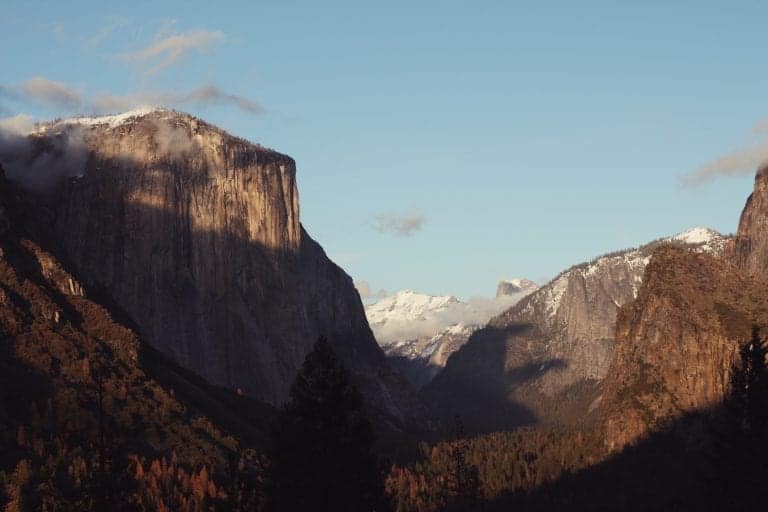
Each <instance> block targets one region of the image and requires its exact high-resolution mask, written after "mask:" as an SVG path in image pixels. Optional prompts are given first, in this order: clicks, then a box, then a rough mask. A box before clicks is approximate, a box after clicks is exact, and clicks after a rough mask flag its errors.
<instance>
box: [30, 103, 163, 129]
mask: <svg viewBox="0 0 768 512" xmlns="http://www.w3.org/2000/svg"><path fill="white" fill-rule="evenodd" d="M158 110H165V109H162V108H160V107H150V106H145V107H139V108H135V109H133V110H129V111H127V112H123V113H121V114H114V115H107V116H95V117H89V116H83V117H70V118H67V119H61V120H58V121H55V122H53V123H51V125H53V126H56V125H73V124H74V125H81V126H102V125H108V126H109V127H110V128H115V127H117V126H120V125H121V124H124V123H126V122H127V121H130V120H132V119H134V118H139V117H144V116H146V115H147V114H151V113H152V112H156V111H158ZM44 126H45V125H44Z"/></svg>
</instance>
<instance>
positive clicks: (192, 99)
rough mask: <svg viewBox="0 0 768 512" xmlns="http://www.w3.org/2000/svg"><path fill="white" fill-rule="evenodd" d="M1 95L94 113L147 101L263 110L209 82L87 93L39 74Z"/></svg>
mask: <svg viewBox="0 0 768 512" xmlns="http://www.w3.org/2000/svg"><path fill="white" fill-rule="evenodd" d="M0 95H2V96H5V97H9V98H12V99H14V100H18V101H22V102H24V103H29V104H34V105H43V106H46V107H53V108H54V109H58V110H63V111H67V112H71V111H75V110H80V111H86V112H89V113H96V114H101V113H112V112H122V111H125V110H130V109H132V108H136V107H139V106H147V105H150V106H156V107H173V108H188V107H204V106H232V107H235V108H238V109H240V110H242V111H244V112H247V113H249V114H262V113H264V111H265V110H264V107H262V106H261V105H260V104H259V103H258V102H256V101H254V100H252V99H250V98H246V97H245V96H240V95H237V94H232V93H229V92H227V91H223V90H222V89H220V88H219V87H217V86H215V85H210V84H209V85H204V86H202V87H198V88H196V89H192V90H191V91H187V92H175V91H170V92H153V91H142V92H137V93H131V94H114V93H111V92H103V93H99V94H96V95H94V96H92V97H90V96H87V95H85V94H83V93H82V92H80V91H79V90H77V89H74V88H72V87H69V86H67V85H66V84H64V83H62V82H56V81H54V80H49V79H47V78H44V77H39V76H38V77H35V78H32V79H30V80H27V81H26V82H22V83H21V84H17V85H10V86H0Z"/></svg>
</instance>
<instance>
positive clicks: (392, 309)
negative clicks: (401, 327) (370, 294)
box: [366, 290, 460, 325]
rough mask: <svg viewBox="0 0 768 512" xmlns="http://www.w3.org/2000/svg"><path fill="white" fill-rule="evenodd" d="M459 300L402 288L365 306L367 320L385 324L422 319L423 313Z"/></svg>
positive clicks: (440, 308) (441, 308)
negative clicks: (393, 321)
mask: <svg viewBox="0 0 768 512" xmlns="http://www.w3.org/2000/svg"><path fill="white" fill-rule="evenodd" d="M459 302H460V301H459V299H457V298H456V297H454V296H453V295H428V294H426V293H418V292H415V291H413V290H402V291H399V292H397V293H395V294H394V295H390V296H389V297H385V298H383V299H381V300H379V301H378V302H376V303H374V304H371V305H369V306H368V307H366V314H367V315H368V321H369V322H370V323H371V325H373V324H385V323H387V322H388V321H391V320H395V321H414V320H423V319H424V318H425V315H428V314H430V313H435V312H437V311H442V310H444V309H445V308H446V307H448V306H449V305H450V304H458V303H459Z"/></svg>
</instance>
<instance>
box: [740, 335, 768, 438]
mask: <svg viewBox="0 0 768 512" xmlns="http://www.w3.org/2000/svg"><path fill="white" fill-rule="evenodd" d="M740 355H741V361H740V362H741V364H740V365H739V366H738V367H737V368H735V369H734V372H733V374H732V376H731V392H732V397H733V405H734V407H735V409H736V413H737V415H738V417H739V419H740V427H741V431H742V433H743V435H744V436H745V437H746V438H747V439H749V440H751V441H752V442H755V441H757V440H758V439H762V440H765V438H766V427H768V366H766V361H765V357H766V348H765V346H764V344H763V341H762V340H761V339H760V331H759V329H758V327H757V326H753V327H752V337H751V339H750V340H749V342H747V343H745V344H744V345H742V346H741V350H740Z"/></svg>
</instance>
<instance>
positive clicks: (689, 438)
mask: <svg viewBox="0 0 768 512" xmlns="http://www.w3.org/2000/svg"><path fill="white" fill-rule="evenodd" d="M732 410H733V409H732V404H731V403H723V404H722V405H720V406H718V407H714V408H712V409H708V410H706V411H698V412H693V413H689V414H685V415H684V416H682V417H680V418H678V419H676V420H674V421H672V422H670V424H668V425H667V427H666V428H664V429H663V430H659V431H656V432H653V433H651V434H650V435H648V436H647V437H645V438H643V439H642V440H640V441H638V442H637V443H635V444H634V445H632V446H629V447H626V448H625V449H624V450H623V451H621V452H620V453H616V454H614V455H612V456H610V457H608V458H607V459H605V460H603V461H602V462H600V463H598V464H595V465H591V466H589V465H588V466H587V467H583V468H582V469H580V470H576V471H574V472H572V473H568V472H566V473H565V474H562V475H560V476H559V477H558V478H556V479H554V480H553V481H549V482H548V483H544V484H542V485H540V486H539V487H535V488H532V489H528V490H517V491H515V492H512V493H508V494H506V495H502V496H500V497H499V498H498V499H496V500H494V501H492V502H490V503H486V504H485V508H483V510H487V511H496V510H498V511H503V510H526V511H550V510H568V511H593V510H605V511H616V510H629V511H648V510H654V511H655V510H665V511H666V510H686V511H687V510H712V511H721V510H758V509H763V507H764V505H765V503H766V501H767V500H768V487H767V486H765V483H764V482H765V479H766V478H767V477H768V463H766V457H768V447H767V446H766V440H765V435H763V437H762V438H760V439H759V440H756V439H754V438H747V437H744V436H743V435H742V434H741V430H740V426H741V423H740V422H739V423H738V424H737V423H736V422H735V421H734V420H733V419H730V418H732V416H729V414H730V413H732ZM603 441H604V440H603V439H602V437H601V436H600V435H599V434H597V435H595V437H594V442H595V443H596V444H598V446H594V447H592V449H589V447H587V448H586V449H583V456H585V457H586V456H588V454H589V453H590V452H592V453H596V452H599V451H600V450H601V448H602V447H601V446H599V444H600V443H603ZM564 442H565V443H566V444H568V441H567V437H566V439H565V440H564ZM555 457H556V455H555ZM548 464H549V465H552V464H555V465H557V464H558V462H557V461H556V460H548V459H541V460H538V461H536V462H535V463H534V467H537V466H536V465H538V467H539V469H540V470H542V471H546V466H547V465H548Z"/></svg>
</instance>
